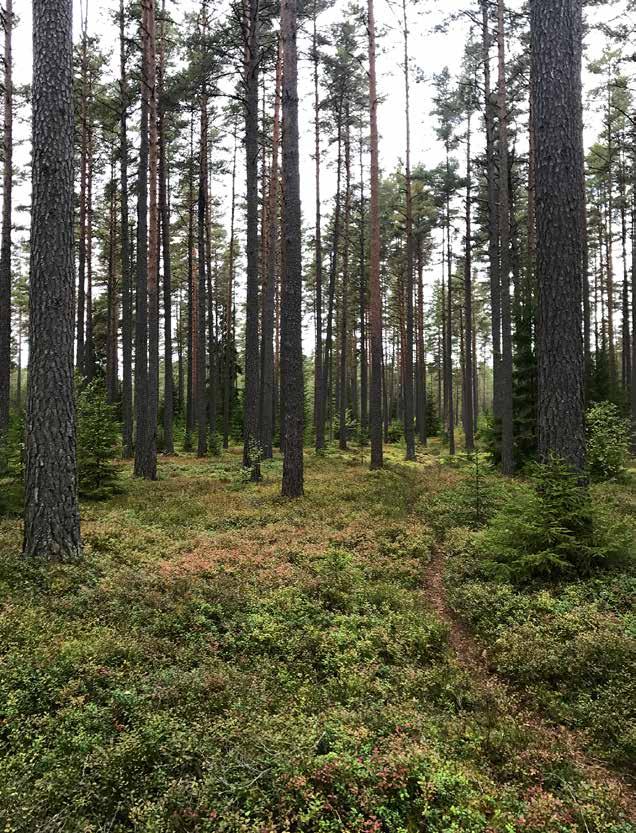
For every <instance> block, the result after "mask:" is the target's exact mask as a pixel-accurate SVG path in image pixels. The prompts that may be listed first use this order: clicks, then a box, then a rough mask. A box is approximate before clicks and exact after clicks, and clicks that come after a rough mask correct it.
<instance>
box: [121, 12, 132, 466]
mask: <svg viewBox="0 0 636 833" xmlns="http://www.w3.org/2000/svg"><path fill="white" fill-rule="evenodd" d="M125 43H126V41H125V18H124V0H120V3H119V48H120V77H119V96H120V102H119V106H120V108H121V109H120V116H119V166H120V206H121V207H120V211H121V294H122V332H121V336H122V344H121V348H122V405H121V410H122V441H123V443H122V444H123V456H124V458H125V459H130V458H132V456H133V390H132V339H133V331H132V328H133V324H132V318H133V316H132V287H131V281H130V236H129V235H130V230H129V223H128V123H127V118H128V112H127V111H128V90H127V85H126V46H125Z"/></svg>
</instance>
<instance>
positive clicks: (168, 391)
mask: <svg viewBox="0 0 636 833" xmlns="http://www.w3.org/2000/svg"><path fill="white" fill-rule="evenodd" d="M165 20H166V0H161V26H160V41H159V44H160V51H159V69H158V78H157V86H158V90H159V215H160V222H161V251H162V261H163V450H164V454H174V428H173V423H174V377H173V368H172V264H171V259H170V209H169V207H168V166H167V161H166V144H167V140H166V114H165V109H166V102H165V101H164V72H165V60H166V58H165V49H166V32H165Z"/></svg>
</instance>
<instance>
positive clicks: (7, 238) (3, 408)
mask: <svg viewBox="0 0 636 833" xmlns="http://www.w3.org/2000/svg"><path fill="white" fill-rule="evenodd" d="M12 29H13V0H5V9H4V136H3V148H4V158H3V160H2V165H3V177H2V182H3V188H2V239H1V241H0V439H1V438H2V437H3V436H4V434H5V433H6V431H7V428H8V426H9V393H10V381H11V196H12V190H13V81H12V68H13V58H12V55H11V40H12V37H11V35H12Z"/></svg>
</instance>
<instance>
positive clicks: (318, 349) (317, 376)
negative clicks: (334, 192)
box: [312, 0, 325, 451]
mask: <svg viewBox="0 0 636 833" xmlns="http://www.w3.org/2000/svg"><path fill="white" fill-rule="evenodd" d="M317 17H318V4H317V2H316V0H314V4H313V36H312V60H313V65H314V163H315V184H316V230H315V238H314V239H315V257H316V346H315V349H314V420H315V426H316V451H320V450H321V449H323V448H324V447H325V421H324V416H323V415H324V405H323V393H324V390H323V384H322V373H323V370H322V230H321V207H320V97H319V87H318V62H319V55H318V28H317Z"/></svg>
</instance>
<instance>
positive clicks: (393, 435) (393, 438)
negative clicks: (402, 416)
mask: <svg viewBox="0 0 636 833" xmlns="http://www.w3.org/2000/svg"><path fill="white" fill-rule="evenodd" d="M403 436H404V425H403V424H402V422H401V421H400V420H399V419H394V420H391V422H390V423H389V430H388V431H387V440H388V441H389V442H390V443H399V442H401V440H402V437H403Z"/></svg>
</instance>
